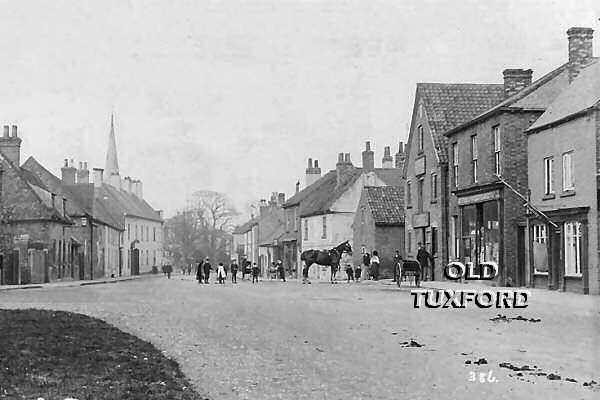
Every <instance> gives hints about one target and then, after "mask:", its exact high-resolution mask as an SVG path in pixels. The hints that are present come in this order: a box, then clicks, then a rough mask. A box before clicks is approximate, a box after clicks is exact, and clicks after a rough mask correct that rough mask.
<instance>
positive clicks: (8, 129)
mask: <svg viewBox="0 0 600 400" xmlns="http://www.w3.org/2000/svg"><path fill="white" fill-rule="evenodd" d="M9 136H10V126H8V125H4V137H5V138H7V137H9Z"/></svg>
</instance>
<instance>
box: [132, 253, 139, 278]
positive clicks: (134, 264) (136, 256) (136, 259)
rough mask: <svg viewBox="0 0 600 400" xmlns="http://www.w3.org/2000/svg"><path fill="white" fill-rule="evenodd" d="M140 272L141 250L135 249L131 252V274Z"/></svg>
mask: <svg viewBox="0 0 600 400" xmlns="http://www.w3.org/2000/svg"><path fill="white" fill-rule="evenodd" d="M139 274H140V250H139V249H133V251H132V252H131V275H139Z"/></svg>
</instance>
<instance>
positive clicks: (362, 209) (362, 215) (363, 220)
mask: <svg viewBox="0 0 600 400" xmlns="http://www.w3.org/2000/svg"><path fill="white" fill-rule="evenodd" d="M365 210H366V208H365V206H362V207H361V208H360V223H361V224H364V223H365Z"/></svg>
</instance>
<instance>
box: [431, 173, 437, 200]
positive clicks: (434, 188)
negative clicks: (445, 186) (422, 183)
mask: <svg viewBox="0 0 600 400" xmlns="http://www.w3.org/2000/svg"><path fill="white" fill-rule="evenodd" d="M437 197H438V177H437V174H436V173H435V172H432V173H431V200H432V201H433V200H435V199H437Z"/></svg>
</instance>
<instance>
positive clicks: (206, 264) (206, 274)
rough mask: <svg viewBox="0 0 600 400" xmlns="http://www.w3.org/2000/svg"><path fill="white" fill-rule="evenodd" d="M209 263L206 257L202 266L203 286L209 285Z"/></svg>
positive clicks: (210, 268)
mask: <svg viewBox="0 0 600 400" xmlns="http://www.w3.org/2000/svg"><path fill="white" fill-rule="evenodd" d="M209 261H210V260H209V258H208V257H206V258H205V259H204V265H203V266H202V267H203V269H204V283H205V284H209V283H210V281H209V278H210V271H212V266H211V265H210V262H209Z"/></svg>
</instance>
